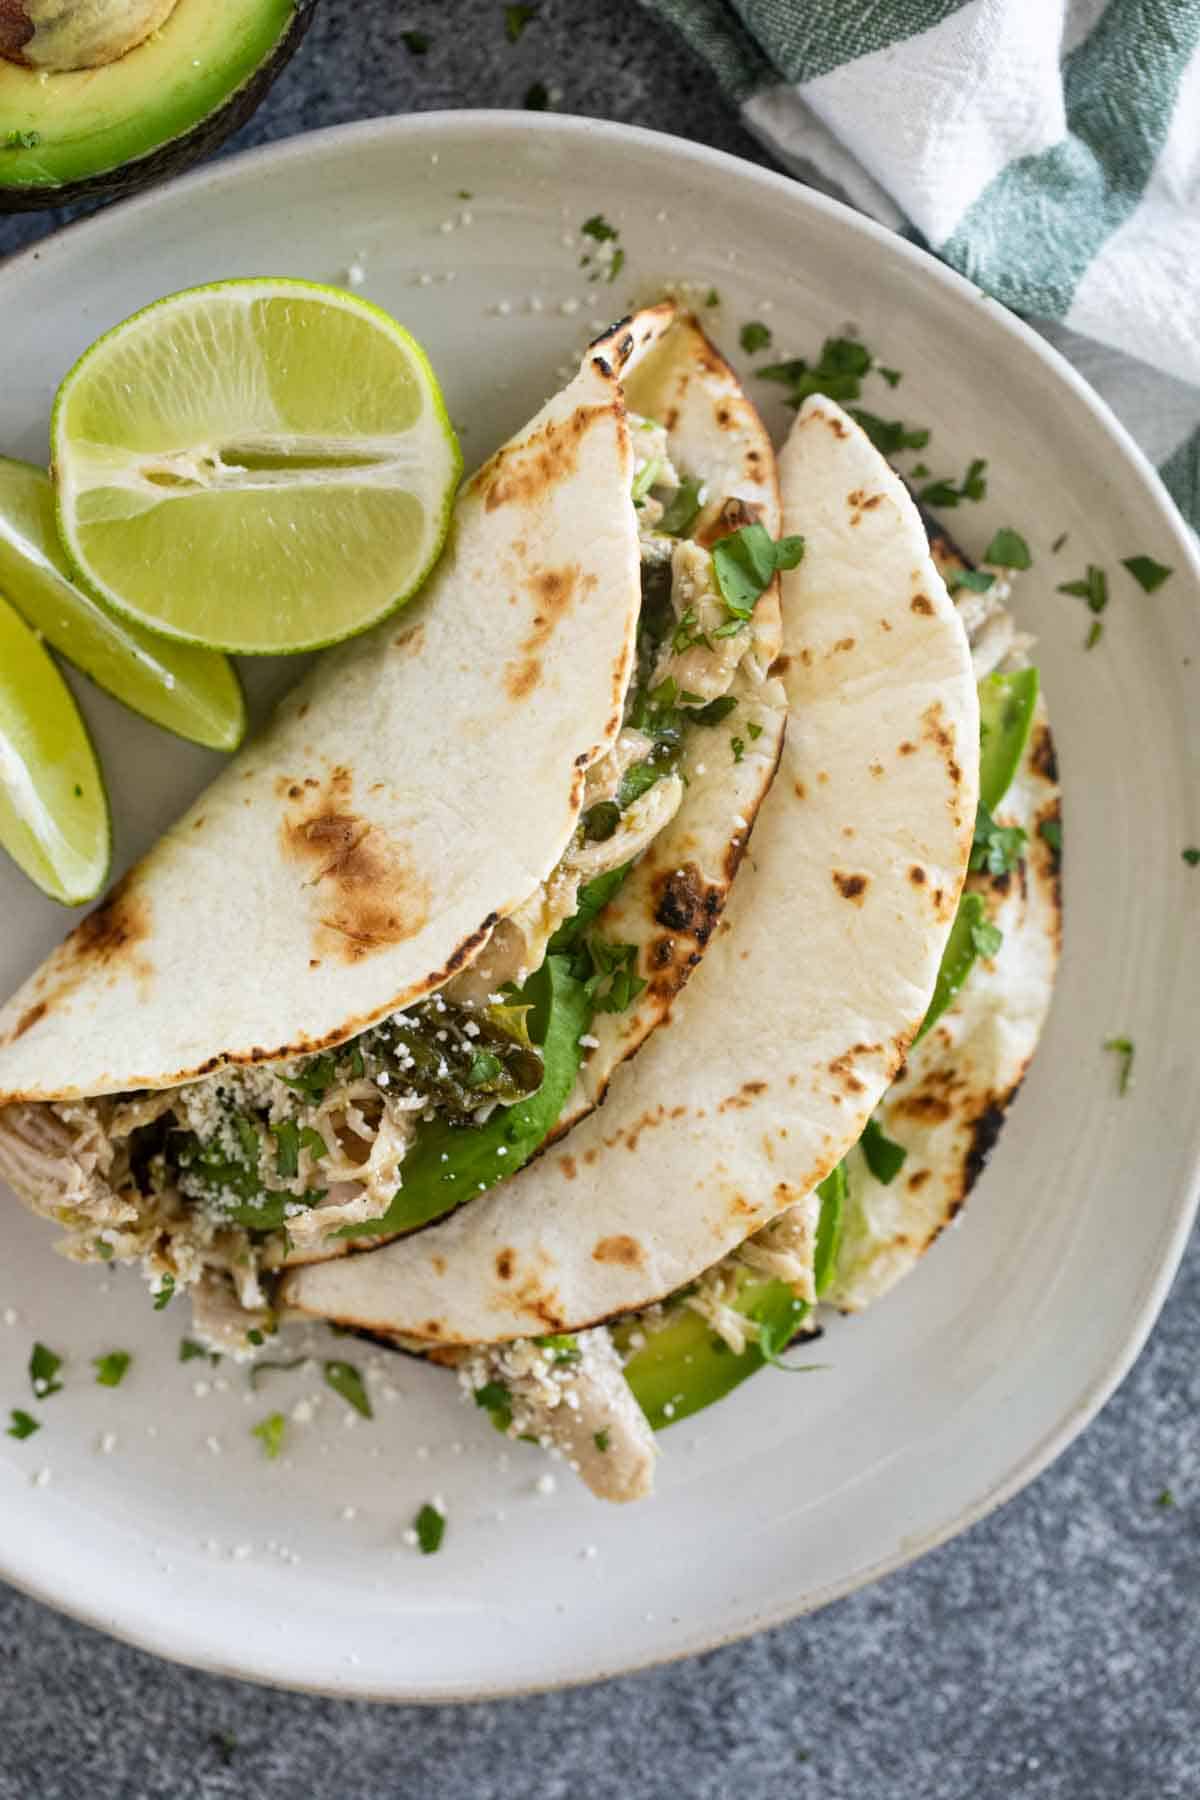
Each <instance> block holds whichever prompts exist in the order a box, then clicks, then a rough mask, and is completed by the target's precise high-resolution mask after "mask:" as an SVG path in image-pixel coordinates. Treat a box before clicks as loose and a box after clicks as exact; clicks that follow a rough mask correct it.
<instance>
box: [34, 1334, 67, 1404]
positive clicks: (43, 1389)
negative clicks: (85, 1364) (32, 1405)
mask: <svg viewBox="0 0 1200 1800" xmlns="http://www.w3.org/2000/svg"><path fill="white" fill-rule="evenodd" d="M62 1366H63V1359H62V1357H61V1356H56V1355H55V1353H54V1351H53V1350H47V1348H46V1346H45V1344H35V1345H34V1346H33V1349H32V1351H31V1352H30V1356H29V1384H30V1386H31V1387H32V1389H33V1392H34V1398H35V1399H38V1400H48V1399H49V1398H50V1396H51V1394H61V1393H62V1385H63V1384H62V1382H61V1381H58V1380H57V1379H56V1377H57V1375H58V1371H59V1370H60V1369H61V1368H62Z"/></svg>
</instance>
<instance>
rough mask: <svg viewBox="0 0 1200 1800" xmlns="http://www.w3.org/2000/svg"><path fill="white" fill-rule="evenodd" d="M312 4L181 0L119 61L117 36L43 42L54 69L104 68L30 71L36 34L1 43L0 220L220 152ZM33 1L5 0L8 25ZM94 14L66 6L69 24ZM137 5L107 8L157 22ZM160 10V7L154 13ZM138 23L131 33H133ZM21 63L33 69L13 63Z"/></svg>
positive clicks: (126, 1) (133, 183)
mask: <svg viewBox="0 0 1200 1800" xmlns="http://www.w3.org/2000/svg"><path fill="white" fill-rule="evenodd" d="M315 4H316V0H221V4H220V5H219V6H216V5H213V3H212V0H175V4H174V6H173V7H172V8H171V10H170V11H169V13H168V14H167V16H166V18H165V20H164V21H163V23H162V24H161V26H160V27H159V28H158V29H157V30H153V31H152V32H151V34H150V36H148V37H147V38H145V39H144V41H142V42H140V43H136V44H135V45H134V47H133V48H131V49H128V50H126V51H125V52H124V54H122V55H118V56H117V58H116V60H115V61H108V60H104V59H105V58H106V57H108V56H110V55H111V54H112V51H113V49H114V48H115V47H116V45H117V43H118V42H119V39H113V38H111V37H110V38H109V39H107V40H103V41H102V40H100V39H95V38H92V37H83V36H81V37H80V39H79V40H78V44H82V46H83V47H82V48H79V47H76V48H75V49H74V50H72V49H70V48H67V49H65V50H64V48H63V47H62V38H61V32H58V34H57V35H56V36H55V37H54V38H53V39H52V40H51V39H46V42H47V43H48V44H50V45H51V48H49V49H48V50H47V52H46V54H49V55H52V56H54V57H55V58H57V59H58V60H71V59H72V57H73V56H74V55H78V56H80V57H84V56H90V57H93V58H95V59H97V60H98V61H99V62H100V66H98V67H87V68H76V69H71V70H61V69H56V68H47V67H44V66H43V67H37V66H32V65H31V64H30V62H29V60H28V59H29V58H31V57H32V56H34V55H35V54H37V52H38V45H39V42H40V41H41V40H39V37H38V35H37V34H36V32H35V31H34V30H33V28H32V27H31V26H30V27H27V28H26V30H27V32H28V35H26V32H22V33H20V34H17V36H16V38H15V39H14V37H13V36H12V34H9V35H8V36H6V37H5V38H4V39H3V41H2V42H0V212H2V211H7V212H21V211H32V210H33V209H35V208H37V207H41V206H59V205H62V204H64V203H65V202H67V201H72V200H80V199H84V198H93V199H94V198H98V197H100V196H101V195H105V194H125V193H130V192H132V191H133V190H134V189H135V188H138V187H142V186H145V185H146V184H147V183H149V182H151V181H155V180H158V179H160V178H162V177H163V176H165V175H171V174H175V173H176V172H177V171H178V170H180V169H181V168H183V167H184V166H185V165H186V164H187V163H189V162H191V161H193V160H194V159H195V158H196V157H198V156H201V155H203V154H204V152H205V151H207V150H210V149H213V148H214V147H215V146H216V145H217V144H218V143H219V142H220V141H221V139H222V138H224V137H226V136H227V135H228V134H229V132H231V131H234V130H236V128H237V127H238V126H239V125H240V124H242V123H243V121H244V120H245V119H247V118H248V117H249V116H250V114H251V112H252V111H253V110H254V107H255V106H256V105H257V104H258V101H259V100H260V99H261V97H262V95H263V94H264V93H265V92H266V89H267V88H268V87H269V85H270V83H271V82H272V81H273V80H274V78H275V76H276V75H277V74H278V72H279V70H280V69H281V68H282V67H283V65H284V63H285V62H286V61H287V59H288V57H289V56H290V55H291V53H292V51H293V50H294V49H295V48H296V46H297V44H298V43H299V41H300V38H301V36H302V35H303V32H304V29H305V27H306V26H307V24H308V22H309V20H310V18H311V16H312V12H313V9H314V7H315ZM23 6H24V7H27V8H28V10H29V13H30V14H31V15H33V16H34V17H36V15H37V7H36V4H35V0H9V3H8V5H7V6H6V7H4V8H0V12H4V14H5V17H6V18H8V19H10V21H11V17H12V16H13V15H14V13H16V12H20V11H21V10H22V7H23ZM76 9H77V10H78V12H79V13H80V15H81V17H82V16H85V15H86V16H87V17H88V18H91V17H92V16H94V15H95V13H96V10H97V9H96V7H95V4H94V0H91V3H90V4H89V0H60V3H59V4H58V5H57V6H56V8H55V9H53V14H52V16H53V19H54V21H55V24H56V26H57V22H58V20H59V19H60V18H61V17H62V16H63V15H70V14H71V13H72V11H73V10H76ZM155 10H156V9H151V10H150V11H147V10H146V9H145V7H144V6H138V5H135V4H133V3H132V0H113V5H112V6H111V8H110V11H111V12H112V13H114V14H122V13H127V14H128V15H129V16H130V17H132V18H134V19H147V20H148V19H151V18H152V17H153V16H155ZM157 10H158V11H161V9H157ZM136 28H137V27H136V25H135V26H133V27H131V29H136ZM12 58H24V59H26V60H10V59H12Z"/></svg>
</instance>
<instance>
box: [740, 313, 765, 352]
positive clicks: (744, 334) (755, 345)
mask: <svg viewBox="0 0 1200 1800" xmlns="http://www.w3.org/2000/svg"><path fill="white" fill-rule="evenodd" d="M738 342H739V343H740V344H741V346H742V349H743V350H744V351H745V352H746V355H747V356H753V355H754V353H755V351H756V350H769V349H770V347H771V328H770V326H769V325H764V324H763V322H762V320H761V319H751V320H750V321H749V323H748V324H746V325H743V326H742V329H741V331H740V332H739V334H738Z"/></svg>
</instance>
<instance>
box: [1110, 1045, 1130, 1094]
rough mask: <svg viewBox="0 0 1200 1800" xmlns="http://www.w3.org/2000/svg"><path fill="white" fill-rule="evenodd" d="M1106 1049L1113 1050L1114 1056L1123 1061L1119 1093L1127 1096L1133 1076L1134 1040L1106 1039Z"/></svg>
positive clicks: (1118, 1083)
mask: <svg viewBox="0 0 1200 1800" xmlns="http://www.w3.org/2000/svg"><path fill="white" fill-rule="evenodd" d="M1104 1048H1105V1049H1106V1050H1111V1051H1112V1053H1113V1055H1114V1056H1118V1057H1120V1059H1121V1068H1120V1073H1119V1075H1118V1076H1117V1092H1118V1093H1119V1094H1125V1093H1127V1092H1128V1089H1129V1082H1130V1078H1131V1077H1132V1075H1133V1055H1134V1051H1133V1039H1132V1038H1127V1037H1111V1038H1105V1040H1104Z"/></svg>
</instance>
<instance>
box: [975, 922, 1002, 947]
mask: <svg viewBox="0 0 1200 1800" xmlns="http://www.w3.org/2000/svg"><path fill="white" fill-rule="evenodd" d="M971 942H972V944H973V945H974V946H975V949H976V950H977V952H978V953H979V955H980V956H995V954H996V952H997V950H998V949H999V948H1000V946H1001V944H1002V943H1003V942H1004V933H1003V932H1002V931H1001V929H1000V927H999V926H998V925H993V924H992V922H991V920H990V919H980V920H977V921H975V922H973V923H972V925H971Z"/></svg>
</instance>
